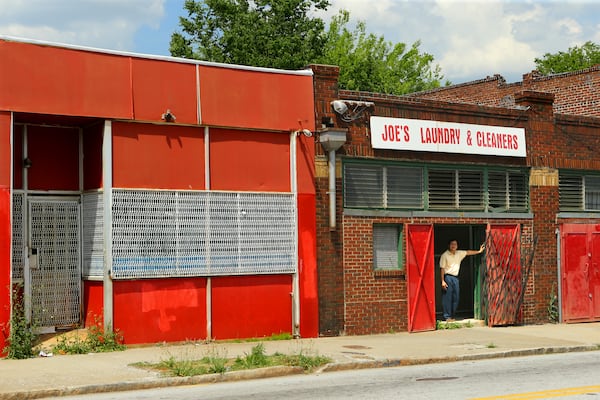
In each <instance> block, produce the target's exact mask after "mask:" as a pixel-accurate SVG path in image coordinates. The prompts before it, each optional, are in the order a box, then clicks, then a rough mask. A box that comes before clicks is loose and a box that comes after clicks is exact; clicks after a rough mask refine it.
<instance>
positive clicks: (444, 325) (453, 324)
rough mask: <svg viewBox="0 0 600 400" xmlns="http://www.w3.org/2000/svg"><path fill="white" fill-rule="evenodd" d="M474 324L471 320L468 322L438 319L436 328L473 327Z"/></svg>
mask: <svg viewBox="0 0 600 400" xmlns="http://www.w3.org/2000/svg"><path fill="white" fill-rule="evenodd" d="M473 326H474V325H473V323H472V322H471V321H467V322H464V323H463V322H446V321H439V320H438V321H436V324H435V328H436V329H461V328H472V327H473Z"/></svg>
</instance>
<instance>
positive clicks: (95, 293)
mask: <svg viewBox="0 0 600 400" xmlns="http://www.w3.org/2000/svg"><path fill="white" fill-rule="evenodd" d="M103 296H104V287H103V284H102V281H83V322H84V325H85V326H91V325H94V324H95V323H96V322H99V321H103V320H104V318H103V314H104V311H103V310H104V304H103V303H104V299H103Z"/></svg>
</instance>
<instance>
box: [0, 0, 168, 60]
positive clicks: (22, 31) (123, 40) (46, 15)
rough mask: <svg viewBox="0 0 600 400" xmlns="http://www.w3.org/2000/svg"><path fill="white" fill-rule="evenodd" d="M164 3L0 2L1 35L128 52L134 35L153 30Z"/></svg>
mask: <svg viewBox="0 0 600 400" xmlns="http://www.w3.org/2000/svg"><path fill="white" fill-rule="evenodd" d="M164 3H165V0H126V1H117V0H19V1H15V0H0V34H3V35H9V36H19V37H23V38H28V39H38V40H46V41H52V42H60V43H68V44H77V45H84V46H92V47H99V48H107V49H116V50H131V49H132V48H133V39H134V35H135V33H136V32H137V31H138V30H139V29H140V28H141V27H143V26H150V27H156V26H158V23H159V21H160V19H161V18H162V17H163V15H164V12H165V11H164Z"/></svg>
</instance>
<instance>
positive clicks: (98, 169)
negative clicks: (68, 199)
mask: <svg viewBox="0 0 600 400" xmlns="http://www.w3.org/2000/svg"><path fill="white" fill-rule="evenodd" d="M103 130H104V124H95V125H92V126H89V127H85V128H83V188H84V190H90V189H100V188H102V141H103Z"/></svg>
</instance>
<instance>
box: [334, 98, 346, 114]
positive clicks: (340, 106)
mask: <svg viewBox="0 0 600 400" xmlns="http://www.w3.org/2000/svg"><path fill="white" fill-rule="evenodd" d="M331 107H332V108H333V111H335V112H336V113H338V114H340V115H344V114H345V113H346V112H347V111H348V106H347V105H346V103H344V102H343V101H342V100H334V101H332V102H331Z"/></svg>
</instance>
